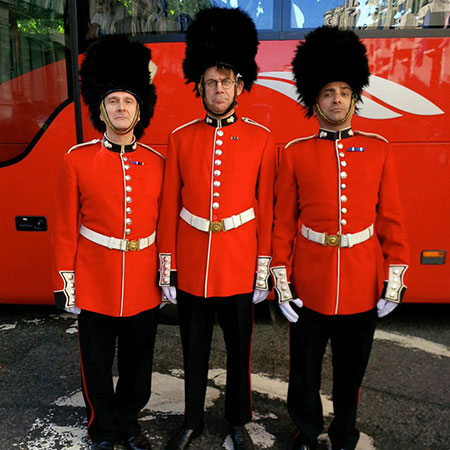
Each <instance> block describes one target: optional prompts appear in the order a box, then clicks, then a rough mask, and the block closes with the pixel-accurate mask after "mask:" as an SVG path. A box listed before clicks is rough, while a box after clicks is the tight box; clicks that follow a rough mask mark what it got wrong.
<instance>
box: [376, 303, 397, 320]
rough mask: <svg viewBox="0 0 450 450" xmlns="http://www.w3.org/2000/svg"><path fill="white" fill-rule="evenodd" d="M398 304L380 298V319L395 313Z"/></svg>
mask: <svg viewBox="0 0 450 450" xmlns="http://www.w3.org/2000/svg"><path fill="white" fill-rule="evenodd" d="M397 306H398V303H394V302H390V301H388V300H385V299H384V298H380V300H378V303H377V314H378V317H384V316H387V315H388V314H389V313H391V312H392V311H394V309H395V308H397Z"/></svg>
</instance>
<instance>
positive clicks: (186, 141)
mask: <svg viewBox="0 0 450 450" xmlns="http://www.w3.org/2000/svg"><path fill="white" fill-rule="evenodd" d="M230 24H232V26H233V30H232V31H231V30H230V29H229V27H230ZM186 42H187V48H186V58H185V60H184V63H183V69H184V74H185V77H186V80H187V82H193V83H195V89H196V92H197V95H200V96H201V98H202V102H203V106H204V109H205V111H206V116H205V117H204V118H203V119H196V120H193V121H192V122H190V123H188V124H185V125H183V126H181V127H179V128H177V129H176V130H174V131H173V132H172V133H171V135H170V138H169V144H168V153H167V165H166V172H165V177H164V187H163V196H162V205H161V213H160V220H159V223H158V251H159V252H160V265H161V267H160V286H162V289H163V292H164V293H165V295H166V297H167V298H168V299H169V300H171V301H172V302H174V303H175V302H177V303H178V316H179V321H180V329H181V339H182V345H183V354H184V371H185V405H186V408H185V418H184V424H183V427H182V429H181V431H180V432H179V433H177V434H176V435H175V436H174V437H173V438H172V439H171V440H170V442H169V443H168V444H167V446H166V447H165V448H166V449H170V450H174V449H184V448H187V447H188V446H189V444H190V442H191V441H192V440H193V439H194V438H195V437H197V436H199V435H200V434H201V433H202V430H203V422H204V421H203V414H204V402H205V393H206V384H207V377H208V361H209V354H210V347H211V337H212V331H213V325H214V320H215V316H216V314H217V319H218V322H219V324H220V326H221V328H222V330H223V333H224V338H225V343H226V348H227V386H226V400H225V419H226V420H227V421H228V422H229V424H230V425H231V427H230V434H231V438H232V440H233V442H234V448H235V449H236V450H240V449H253V443H252V441H251V439H250V436H249V435H248V433H247V431H246V429H245V427H244V425H245V424H246V423H247V422H249V421H250V420H251V400H250V370H249V367H250V349H251V336H252V329H253V303H252V300H253V302H254V303H257V302H259V301H262V300H264V299H265V298H266V297H267V295H268V292H269V286H268V278H269V266H270V260H271V231H272V222H273V190H274V179H275V170H276V153H275V146H274V143H273V140H272V137H271V133H270V131H269V130H268V129H267V128H266V127H264V126H262V125H259V124H258V123H256V122H254V121H252V120H251V119H248V118H245V117H238V116H237V114H236V113H235V107H236V98H237V96H238V95H239V94H240V93H241V92H242V90H243V89H247V90H250V88H251V86H252V84H253V82H254V80H255V79H256V76H257V66H256V63H255V55H256V51H257V46H258V38H257V33H256V29H255V26H254V24H253V22H252V21H251V19H250V18H249V17H248V16H247V15H246V14H245V13H244V12H242V11H240V10H232V9H220V8H212V9H208V10H203V11H200V12H199V13H198V14H197V16H196V18H195V20H194V21H193V23H192V24H191V26H190V27H189V29H188V31H187V34H186Z"/></svg>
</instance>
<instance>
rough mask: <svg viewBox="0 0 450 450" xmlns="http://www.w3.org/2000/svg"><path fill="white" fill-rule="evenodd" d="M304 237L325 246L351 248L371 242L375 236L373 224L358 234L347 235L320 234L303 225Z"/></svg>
mask: <svg viewBox="0 0 450 450" xmlns="http://www.w3.org/2000/svg"><path fill="white" fill-rule="evenodd" d="M302 236H303V237H305V238H306V239H308V241H312V242H317V243H318V244H321V245H324V246H327V245H329V246H331V247H348V248H351V247H353V246H354V245H357V244H361V243H362V242H365V241H367V240H369V239H370V238H371V237H372V236H373V224H372V225H370V227H367V228H366V229H364V230H362V231H358V232H357V233H347V234H328V233H320V232H318V231H314V230H312V229H311V228H308V227H307V226H305V225H303V224H302Z"/></svg>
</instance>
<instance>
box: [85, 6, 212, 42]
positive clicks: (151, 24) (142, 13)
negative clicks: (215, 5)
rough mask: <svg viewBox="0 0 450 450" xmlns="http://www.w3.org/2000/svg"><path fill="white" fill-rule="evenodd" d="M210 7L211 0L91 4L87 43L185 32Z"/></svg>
mask: <svg viewBox="0 0 450 450" xmlns="http://www.w3.org/2000/svg"><path fill="white" fill-rule="evenodd" d="M209 4H210V1H209V0H200V1H198V0H187V1H183V2H180V1H178V0H136V1H125V0H90V2H89V17H90V20H89V24H88V30H87V33H86V39H93V38H96V37H98V36H101V35H103V34H129V35H139V34H152V33H158V34H159V33H173V32H181V31H185V30H186V28H187V26H188V24H189V22H190V18H191V17H192V16H193V15H194V14H195V13H196V12H197V11H198V10H199V9H200V8H202V7H207V6H209Z"/></svg>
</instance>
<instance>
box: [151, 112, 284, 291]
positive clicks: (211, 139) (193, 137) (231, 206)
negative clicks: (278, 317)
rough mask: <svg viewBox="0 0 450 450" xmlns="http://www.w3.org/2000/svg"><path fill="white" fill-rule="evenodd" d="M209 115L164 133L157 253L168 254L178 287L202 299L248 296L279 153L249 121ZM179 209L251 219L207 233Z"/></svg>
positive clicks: (265, 237)
mask: <svg viewBox="0 0 450 450" xmlns="http://www.w3.org/2000/svg"><path fill="white" fill-rule="evenodd" d="M206 120H207V121H209V124H208V123H206V121H203V120H201V119H198V120H195V121H193V122H191V123H188V124H186V125H184V126H182V127H180V128H178V129H176V130H175V131H173V132H172V134H171V135H170V137H169V144H168V150H167V164H166V172H165V178H164V187H163V196H162V204H161V213H160V220H159V224H158V250H159V252H160V253H162V254H168V255H170V257H171V269H172V270H177V272H178V273H177V279H178V288H180V289H181V290H183V291H186V292H188V293H190V294H192V295H197V296H201V297H224V296H230V295H235V294H243V293H249V292H252V290H253V288H254V281H255V271H256V268H257V258H258V256H267V257H270V255H271V229H272V221H273V190H274V183H275V172H276V150H275V146H274V143H273V140H272V136H271V133H270V131H269V130H268V129H267V128H265V127H263V126H261V125H259V124H257V123H255V122H253V121H251V120H249V119H246V118H242V119H237V118H236V116H232V118H231V121H230V122H225V120H223V121H222V122H218V121H217V122H216V121H215V120H214V119H211V118H209V117H207V119H206ZM182 207H184V208H186V209H187V210H188V211H189V212H190V213H192V214H195V215H196V216H199V217H201V218H203V219H207V220H211V221H220V220H222V219H224V218H227V217H230V216H232V215H236V214H240V213H242V212H244V211H246V210H248V209H249V208H252V207H253V209H254V212H255V215H256V219H253V220H251V221H249V222H247V223H245V224H244V225H242V226H240V227H238V228H235V229H232V230H229V231H226V232H224V231H219V232H216V233H214V232H212V231H209V232H204V231H200V230H198V229H196V228H194V227H192V226H191V225H189V224H188V223H186V222H185V221H184V220H183V219H181V218H180V217H179V214H180V211H181V209H182Z"/></svg>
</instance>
